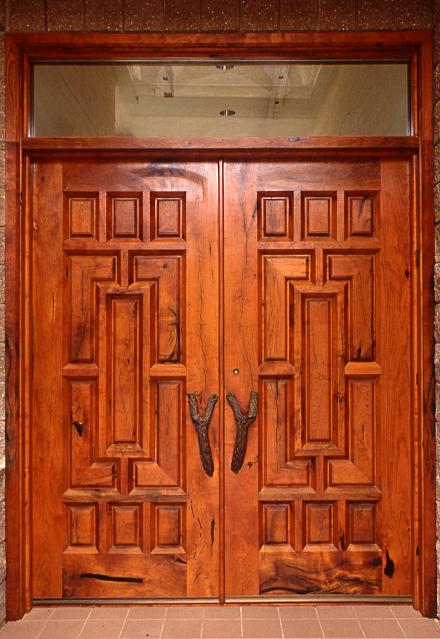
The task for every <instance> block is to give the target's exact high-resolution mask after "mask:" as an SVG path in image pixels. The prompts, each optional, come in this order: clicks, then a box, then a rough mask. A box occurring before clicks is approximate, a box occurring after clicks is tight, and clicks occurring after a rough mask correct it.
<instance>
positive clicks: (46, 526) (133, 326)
mask: <svg viewBox="0 0 440 639" xmlns="http://www.w3.org/2000/svg"><path fill="white" fill-rule="evenodd" d="M33 175H34V184H33V193H34V196H33V203H32V227H33V234H32V246H33V271H32V273H33V286H32V291H33V298H32V304H33V373H32V380H33V398H32V402H33V404H32V405H33V415H34V416H35V419H33V420H32V438H33V451H34V452H33V464H32V472H33V486H34V490H33V541H34V559H33V561H34V566H33V575H34V580H33V596H34V597H35V598H41V597H131V596H136V597H164V596H168V597H186V596H192V597H194V596H198V597H204V596H211V597H212V596H214V597H215V596H218V592H219V584H218V569H217V566H218V552H219V550H218V549H219V542H218V538H216V535H215V534H213V532H212V531H215V530H218V529H219V523H218V522H219V511H218V476H219V472H218V441H219V435H218V413H216V412H215V413H214V415H213V417H212V420H211V424H210V437H211V444H212V455H213V459H214V476H213V477H208V476H207V475H206V473H205V472H204V470H203V468H202V465H201V460H200V455H199V449H198V442H197V434H196V432H195V429H194V427H193V425H192V422H191V420H190V418H189V415H188V411H187V397H186V393H187V392H189V391H193V392H195V393H196V396H197V399H198V401H199V403H200V405H201V410H203V406H204V404H205V403H206V402H207V400H208V397H209V395H210V394H211V393H218V361H219V360H218V323H219V312H218V303H219V302H218V294H217V291H218V269H217V268H216V266H215V265H216V264H218V261H219V258H218V228H219V227H218V186H217V171H216V167H215V166H214V165H210V164H195V165H186V164H183V165H179V166H174V165H145V164H137V163H120V164H114V163H112V164H109V163H105V162H95V163H94V162H90V163H88V162H84V163H81V164H80V163H77V162H76V161H71V162H69V161H65V162H63V163H55V164H49V163H41V164H39V163H36V164H35V165H34V168H33ZM47 185H49V186H50V188H49V189H48V188H47ZM209 260H212V263H213V265H214V266H213V268H211V269H201V268H200V265H201V264H206V263H208V261H209ZM55 531H56V534H55Z"/></svg>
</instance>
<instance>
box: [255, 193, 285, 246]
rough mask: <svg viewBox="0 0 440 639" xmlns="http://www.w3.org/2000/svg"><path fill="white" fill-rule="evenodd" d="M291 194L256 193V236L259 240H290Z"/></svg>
mask: <svg viewBox="0 0 440 639" xmlns="http://www.w3.org/2000/svg"><path fill="white" fill-rule="evenodd" d="M292 220H293V194H292V193H289V192H276V191H274V192H270V193H258V236H259V239H260V240H268V241H270V242H277V241H280V240H284V241H285V240H291V239H292V231H293V223H292Z"/></svg>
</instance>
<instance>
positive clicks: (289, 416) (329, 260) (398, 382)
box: [225, 160, 412, 597]
mask: <svg viewBox="0 0 440 639" xmlns="http://www.w3.org/2000/svg"><path fill="white" fill-rule="evenodd" d="M225 185H227V188H226V189H225V269H226V274H225V282H227V285H225V327H226V331H225V388H226V391H227V392H232V393H234V394H235V395H236V396H237V398H238V399H239V403H240V405H241V406H242V408H243V411H245V410H247V406H248V403H249V393H250V391H251V390H254V391H258V393H259V406H258V416H257V420H256V421H255V422H254V423H253V424H251V425H250V426H249V433H248V441H247V452H246V456H245V459H244V463H243V466H242V468H241V470H240V471H239V472H238V473H237V472H232V471H231V470H230V468H229V466H228V465H229V460H230V459H232V455H233V450H234V445H235V432H236V424H235V420H234V416H233V413H232V411H230V410H228V409H227V410H226V425H225V428H226V430H225V444H226V452H225V454H226V463H227V467H226V469H225V495H226V497H225V548H226V594H227V596H230V597H234V596H238V597H240V596H249V595H289V594H307V593H309V594H310V593H315V594H316V593H327V594H330V593H331V594H372V595H379V594H385V595H387V594H389V595H408V594H410V593H411V561H410V551H411V543H412V542H411V535H412V531H411V524H410V521H411V498H410V490H409V487H410V485H411V478H410V467H411V418H410V414H411V413H410V393H409V392H408V389H409V388H410V387H411V367H410V361H411V360H410V355H411V353H410V344H411V333H410V306H411V304H410V302H411V298H410V280H409V273H410V263H411V256H410V238H411V235H410V220H411V211H410V186H409V185H410V164H409V162H407V161H405V160H399V161H393V160H383V161H357V162H352V161H314V162H311V161H309V162H286V163H258V164H250V163H246V164H245V163H225ZM237 371H238V372H237ZM236 521H240V522H241V524H240V526H239V527H238V526H236V525H234V522H236Z"/></svg>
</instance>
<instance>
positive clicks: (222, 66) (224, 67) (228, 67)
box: [215, 64, 234, 71]
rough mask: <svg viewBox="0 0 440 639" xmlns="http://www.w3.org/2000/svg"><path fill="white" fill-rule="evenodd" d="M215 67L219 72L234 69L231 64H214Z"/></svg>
mask: <svg viewBox="0 0 440 639" xmlns="http://www.w3.org/2000/svg"><path fill="white" fill-rule="evenodd" d="M215 66H216V68H217V69H220V71H230V70H231V69H233V68H234V65H233V64H216V65H215Z"/></svg>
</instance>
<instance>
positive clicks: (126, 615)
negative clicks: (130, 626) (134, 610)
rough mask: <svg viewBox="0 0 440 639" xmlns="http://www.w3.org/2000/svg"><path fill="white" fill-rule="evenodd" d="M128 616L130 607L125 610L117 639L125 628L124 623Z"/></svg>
mask: <svg viewBox="0 0 440 639" xmlns="http://www.w3.org/2000/svg"><path fill="white" fill-rule="evenodd" d="M129 614H130V607H128V608H127V612H126V613H125V619H124V621H123V622H122V626H121V630H120V631H119V637H118V639H121V635H122V631H123V630H124V626H125V623H126V621H127V619H128V615H129Z"/></svg>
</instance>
